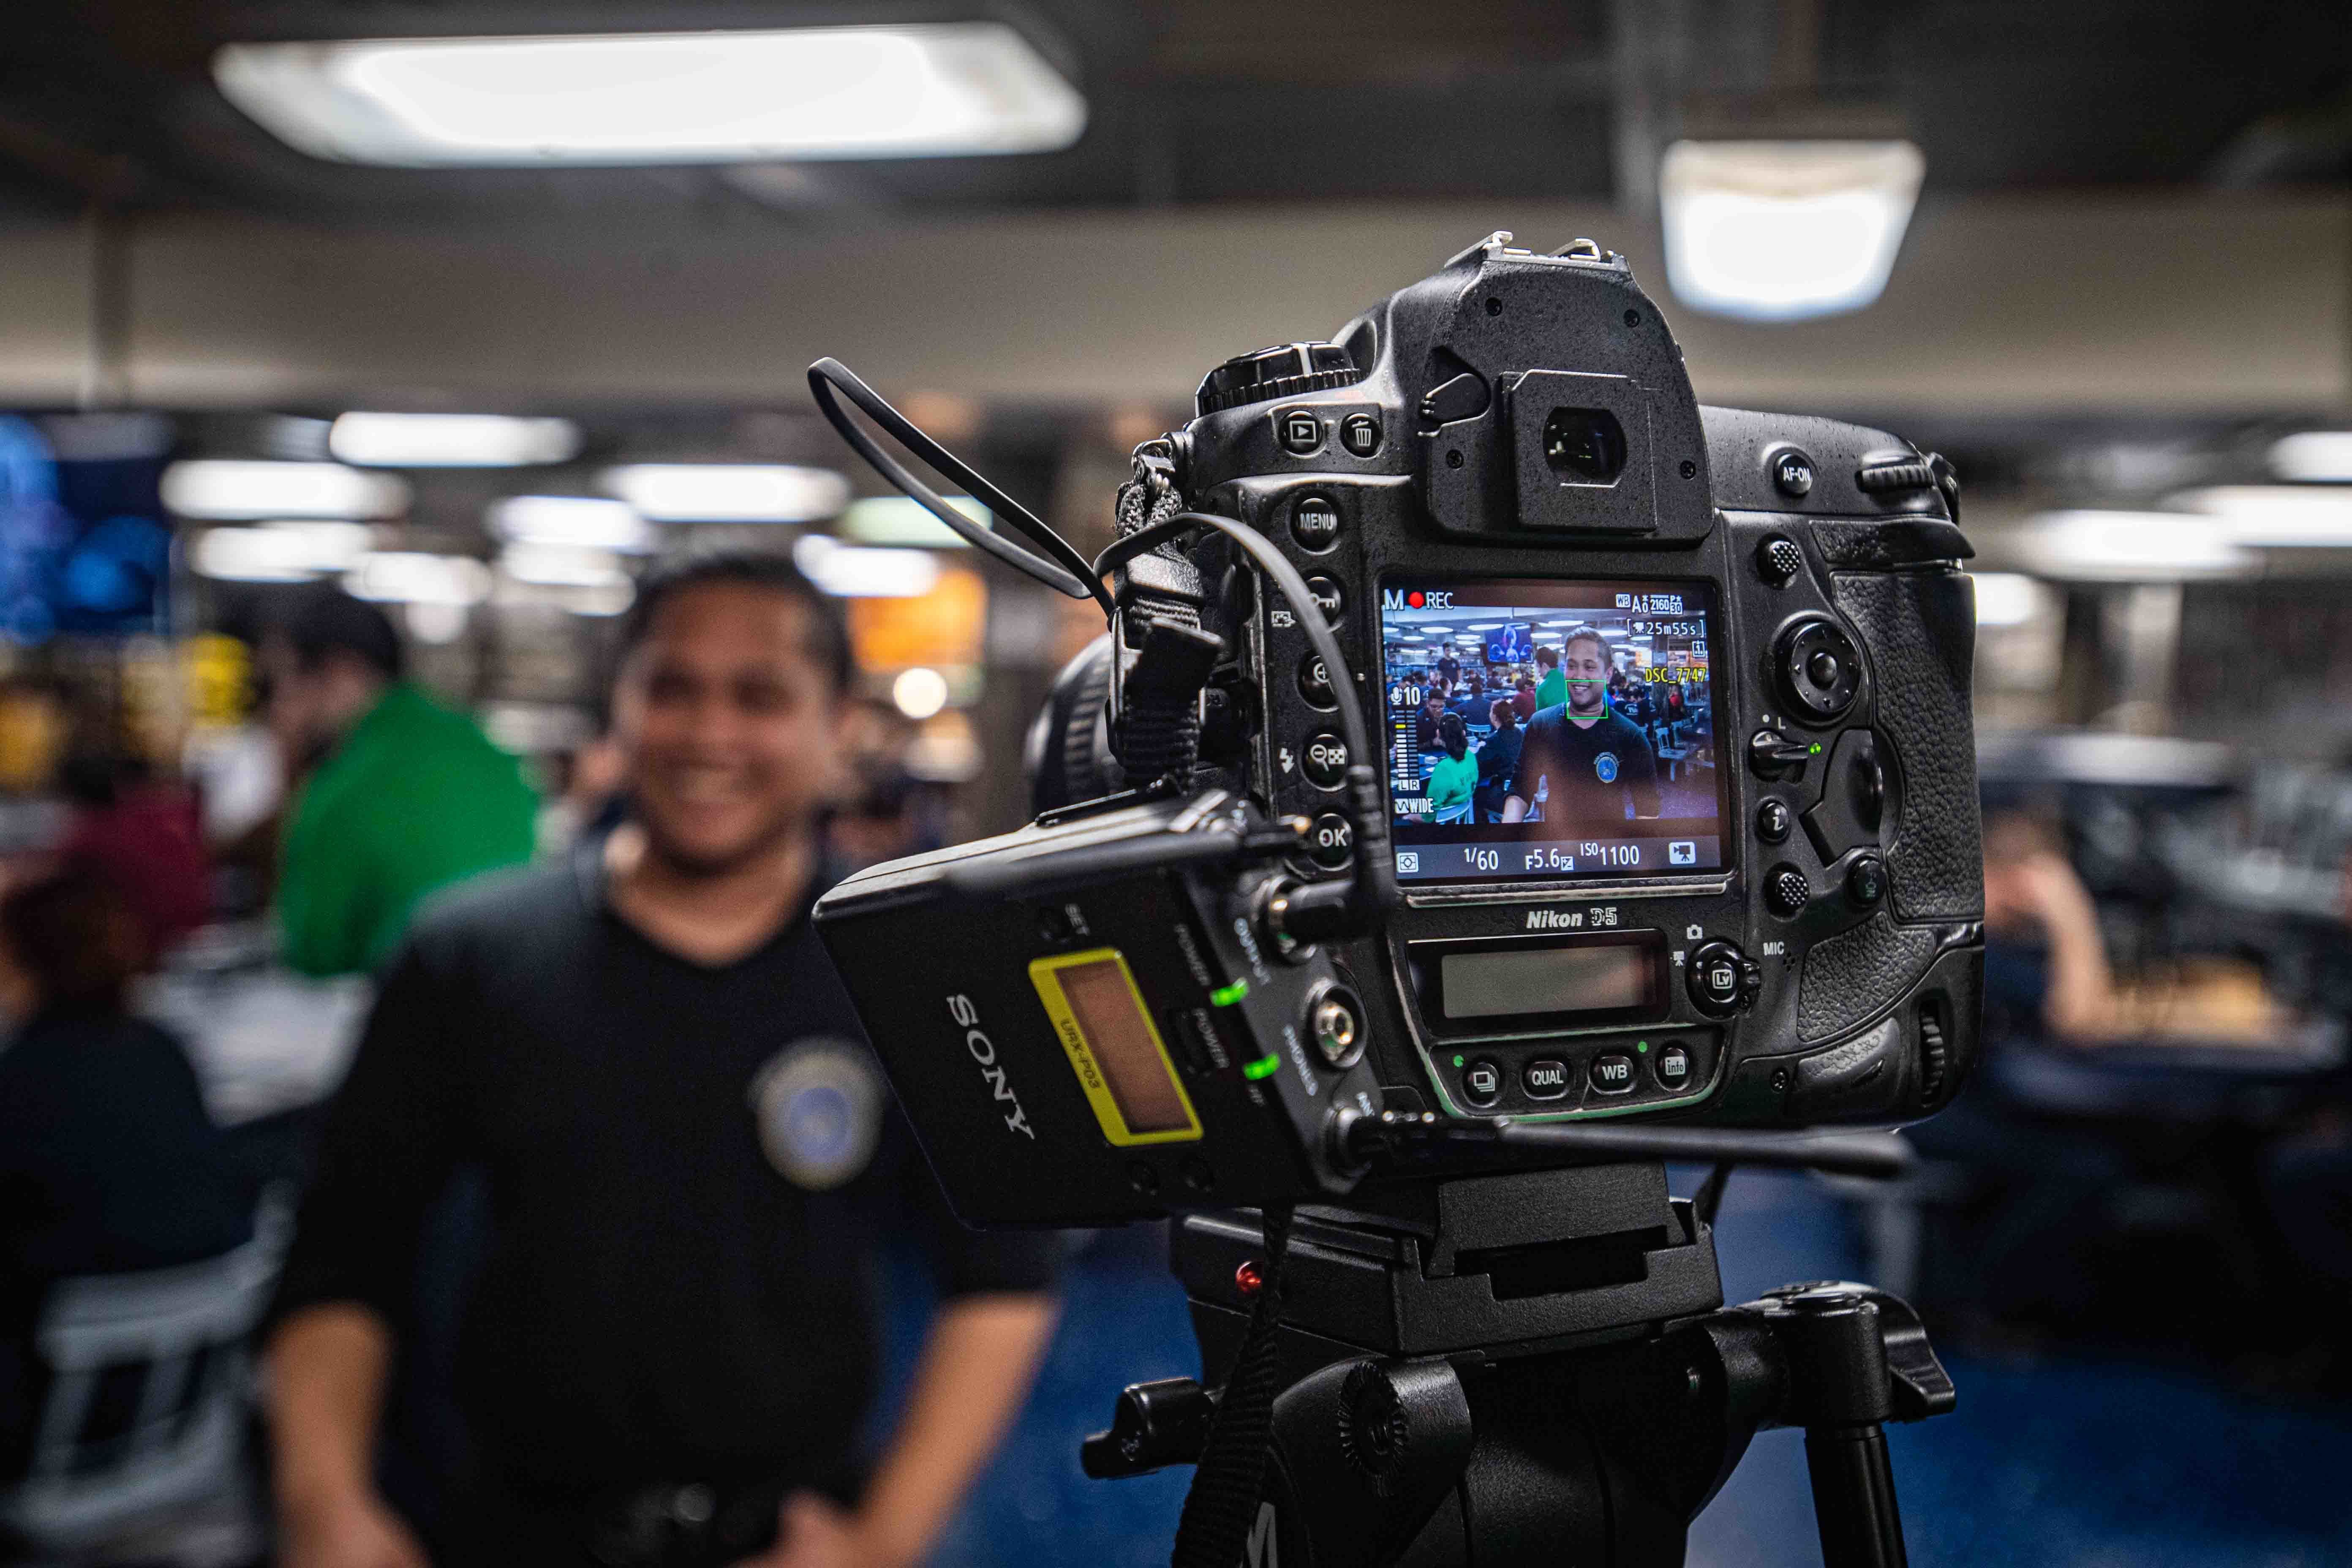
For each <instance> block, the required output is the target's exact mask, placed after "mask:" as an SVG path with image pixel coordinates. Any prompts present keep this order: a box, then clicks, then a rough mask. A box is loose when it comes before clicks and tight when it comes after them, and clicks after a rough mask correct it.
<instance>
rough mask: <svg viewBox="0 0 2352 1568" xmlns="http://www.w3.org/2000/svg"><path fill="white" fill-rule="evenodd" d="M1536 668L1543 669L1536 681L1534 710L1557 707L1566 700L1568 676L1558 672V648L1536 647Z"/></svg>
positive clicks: (1539, 710)
mask: <svg viewBox="0 0 2352 1568" xmlns="http://www.w3.org/2000/svg"><path fill="white" fill-rule="evenodd" d="M1536 668H1538V669H1540V670H1542V671H1543V677H1542V679H1539V680H1538V681H1537V682H1536V711H1537V712H1538V713H1540V712H1542V711H1543V710H1545V709H1547V708H1557V707H1559V705H1560V704H1561V703H1563V702H1566V701H1567V700H1568V677H1566V676H1565V675H1562V674H1561V673H1560V672H1559V648H1557V647H1549V646H1547V647H1539V648H1538V649H1536Z"/></svg>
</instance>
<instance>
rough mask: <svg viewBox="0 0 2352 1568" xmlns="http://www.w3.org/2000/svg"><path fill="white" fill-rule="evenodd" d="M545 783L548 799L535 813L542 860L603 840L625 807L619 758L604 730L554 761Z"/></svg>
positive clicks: (606, 731)
mask: <svg viewBox="0 0 2352 1568" xmlns="http://www.w3.org/2000/svg"><path fill="white" fill-rule="evenodd" d="M549 771H550V773H551V774H552V775H553V776H552V777H551V779H550V780H549V781H548V783H549V784H550V785H551V795H550V798H549V799H548V801H547V803H546V804H545V805H541V807H540V808H539V817H538V827H537V837H538V840H539V852H540V854H541V856H542V857H546V856H556V855H562V854H565V853H567V852H568V851H569V850H570V849H571V848H572V846H573V845H575V844H577V843H579V842H580V841H581V840H582V839H583V838H601V837H604V835H605V834H607V833H610V832H611V831H612V830H613V829H614V828H615V827H618V826H620V825H621V818H622V816H624V815H625V812H626V809H627V802H626V800H625V798H624V797H623V795H622V794H621V752H620V748H619V747H617V746H615V745H614V744H613V736H612V732H611V730H610V728H609V727H608V726H600V727H599V728H598V730H597V731H596V733H595V734H593V735H591V736H589V737H588V738H587V739H586V740H584V741H583V742H580V744H578V745H577V746H574V747H573V748H572V750H571V751H570V752H565V753H563V754H562V756H561V757H560V758H558V759H556V765H555V766H554V767H552V768H551V769H550V770H549Z"/></svg>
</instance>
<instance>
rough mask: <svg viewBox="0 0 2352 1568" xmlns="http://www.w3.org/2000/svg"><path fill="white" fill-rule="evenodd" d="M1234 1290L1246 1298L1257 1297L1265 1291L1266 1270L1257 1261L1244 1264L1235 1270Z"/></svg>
mask: <svg viewBox="0 0 2352 1568" xmlns="http://www.w3.org/2000/svg"><path fill="white" fill-rule="evenodd" d="M1234 1289H1236V1290H1238V1291H1240V1292H1241V1293H1242V1294H1243V1295H1244V1296H1255V1295H1256V1294H1257V1293H1258V1292H1259V1291H1261V1290H1263V1289H1265V1269H1263V1268H1259V1267H1258V1266H1257V1264H1256V1262H1255V1260H1252V1261H1250V1262H1248V1263H1244V1264H1243V1265H1242V1266H1241V1267H1240V1268H1236V1269H1234Z"/></svg>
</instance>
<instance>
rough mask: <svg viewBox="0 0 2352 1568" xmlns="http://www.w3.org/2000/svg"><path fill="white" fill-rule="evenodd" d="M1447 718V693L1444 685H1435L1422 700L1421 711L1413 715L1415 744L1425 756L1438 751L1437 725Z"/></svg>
mask: <svg viewBox="0 0 2352 1568" xmlns="http://www.w3.org/2000/svg"><path fill="white" fill-rule="evenodd" d="M1444 717H1445V691H1444V687H1443V684H1442V683H1440V684H1437V685H1433V686H1431V687H1430V689H1429V693H1428V695H1427V696H1425V697H1423V699H1422V700H1421V711H1420V712H1418V713H1416V714H1414V715H1413V729H1412V734H1413V743H1414V745H1415V746H1416V747H1417V748H1418V749H1419V751H1420V752H1421V754H1422V755H1423V756H1424V757H1425V756H1428V755H1429V754H1431V753H1432V752H1435V751H1436V750H1437V745H1438V742H1437V723H1438V721H1439V720H1441V719H1443V718H1444Z"/></svg>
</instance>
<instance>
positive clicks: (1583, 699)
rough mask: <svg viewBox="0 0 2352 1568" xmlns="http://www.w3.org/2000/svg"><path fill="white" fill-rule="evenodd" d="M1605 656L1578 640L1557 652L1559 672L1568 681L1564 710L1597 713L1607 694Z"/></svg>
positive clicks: (1584, 640) (1590, 642)
mask: <svg viewBox="0 0 2352 1568" xmlns="http://www.w3.org/2000/svg"><path fill="white" fill-rule="evenodd" d="M1609 668H1610V666H1609V656H1608V655H1607V654H1606V653H1604V652H1603V651H1602V650H1601V645H1600V644H1599V643H1596V642H1594V641H1593V640H1592V639H1591V637H1582V638H1580V639H1578V640H1577V641H1575V642H1572V643H1570V644H1569V645H1568V646H1567V647H1564V648H1562V649H1560V654H1559V672H1560V674H1562V675H1564V676H1566V677H1567V678H1568V710H1569V711H1570V712H1571V713H1598V712H1600V711H1601V703H1602V700H1603V699H1604V698H1605V697H1606V696H1607V695H1608V691H1609Z"/></svg>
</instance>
